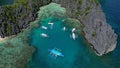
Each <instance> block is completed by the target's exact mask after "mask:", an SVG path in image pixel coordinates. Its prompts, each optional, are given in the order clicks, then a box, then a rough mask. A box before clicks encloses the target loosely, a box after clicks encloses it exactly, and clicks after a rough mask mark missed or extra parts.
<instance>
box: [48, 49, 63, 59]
mask: <svg viewBox="0 0 120 68" xmlns="http://www.w3.org/2000/svg"><path fill="white" fill-rule="evenodd" d="M48 51H50V55H52V56H54V57H64V55H63V54H62V53H61V50H60V49H57V48H54V49H48Z"/></svg>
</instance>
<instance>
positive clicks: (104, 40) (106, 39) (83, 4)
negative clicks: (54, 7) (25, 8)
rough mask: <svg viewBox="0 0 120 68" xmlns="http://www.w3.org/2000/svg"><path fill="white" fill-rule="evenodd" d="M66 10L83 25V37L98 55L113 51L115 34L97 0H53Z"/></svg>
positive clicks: (115, 42)
mask: <svg viewBox="0 0 120 68" xmlns="http://www.w3.org/2000/svg"><path fill="white" fill-rule="evenodd" d="M53 2H55V3H58V4H61V6H62V7H65V8H66V10H67V15H68V17H71V18H76V19H78V20H79V21H80V23H82V24H83V25H84V28H83V32H84V34H85V35H84V36H85V39H86V40H87V41H88V43H90V44H91V47H92V48H93V50H94V51H95V53H96V54H97V55H98V56H102V55H103V54H106V53H109V52H111V51H113V50H114V49H115V47H116V45H117V35H116V34H115V32H114V30H113V29H112V27H111V26H110V25H109V24H107V22H106V19H105V15H104V13H103V11H102V9H101V6H100V4H99V2H98V1H97V0H76V1H70V0H59V1H58V0H53Z"/></svg>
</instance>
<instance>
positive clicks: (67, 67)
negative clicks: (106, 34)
mask: <svg viewBox="0 0 120 68" xmlns="http://www.w3.org/2000/svg"><path fill="white" fill-rule="evenodd" d="M99 2H100V4H101V8H102V10H103V12H104V13H105V15H106V20H107V23H108V24H110V25H111V26H112V28H113V29H114V30H115V33H116V34H117V35H118V39H117V42H118V43H117V47H116V48H115V50H114V51H112V52H110V53H108V54H105V55H103V56H97V55H96V54H95V53H94V51H93V50H92V49H91V48H90V46H89V45H88V44H87V43H86V42H85V41H84V38H83V37H82V36H78V35H77V33H75V35H76V39H75V40H74V39H73V38H72V36H71V34H72V33H71V30H72V27H69V26H66V25H64V23H63V20H61V19H57V18H55V19H54V18H52V19H51V18H47V19H44V20H42V21H40V22H39V23H40V26H39V27H38V28H34V29H33V30H32V33H31V35H30V37H29V43H30V44H31V45H32V46H34V47H35V48H36V51H35V52H34V53H33V55H32V58H31V60H30V61H29V63H28V65H27V68H120V17H119V16H120V4H119V3H120V0H99ZM6 3H7V1H6V0H5V1H4V2H3V0H0V5H3V4H6ZM48 22H52V23H54V25H53V26H51V25H49V24H48ZM42 26H45V27H47V30H46V29H43V28H42ZM63 27H66V30H63ZM43 33H44V34H46V35H47V37H43V36H41V34H43ZM52 49H57V50H59V52H61V53H62V54H63V55H64V56H63V57H61V56H58V57H56V56H55V55H54V54H51V53H50V50H52Z"/></svg>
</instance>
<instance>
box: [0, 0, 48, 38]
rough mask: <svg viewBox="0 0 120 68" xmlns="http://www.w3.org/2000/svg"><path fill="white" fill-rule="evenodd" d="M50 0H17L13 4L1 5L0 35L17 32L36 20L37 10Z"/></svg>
mask: <svg viewBox="0 0 120 68" xmlns="http://www.w3.org/2000/svg"><path fill="white" fill-rule="evenodd" d="M49 2H50V1H49V0H48V1H42V0H15V2H14V4H13V5H4V6H0V36H1V37H2V38H4V37H5V36H10V35H14V34H17V33H19V32H21V31H22V29H24V28H26V27H28V26H29V22H30V21H33V20H35V18H36V17H37V11H38V10H39V7H40V6H42V5H46V4H47V3H49Z"/></svg>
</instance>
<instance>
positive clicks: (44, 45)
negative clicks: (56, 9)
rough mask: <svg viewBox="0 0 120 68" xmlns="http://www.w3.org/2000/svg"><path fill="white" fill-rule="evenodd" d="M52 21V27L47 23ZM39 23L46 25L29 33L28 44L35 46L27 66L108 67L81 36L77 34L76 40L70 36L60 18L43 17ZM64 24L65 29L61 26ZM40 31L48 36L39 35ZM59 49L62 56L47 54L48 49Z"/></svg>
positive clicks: (40, 67)
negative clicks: (45, 28) (44, 27)
mask: <svg viewBox="0 0 120 68" xmlns="http://www.w3.org/2000/svg"><path fill="white" fill-rule="evenodd" d="M50 20H51V21H52V22H53V23H54V26H53V29H51V27H50V25H48V22H49V21H50ZM40 23H41V24H40V25H43V26H46V27H48V29H47V30H44V29H42V28H41V26H39V27H38V28H34V29H33V30H32V33H31V35H30V41H29V42H30V44H31V45H33V46H34V47H35V48H36V52H35V53H34V54H33V56H32V59H31V61H30V62H29V65H28V68H88V67H92V68H96V67H98V66H100V67H102V68H106V67H108V66H107V65H106V64H105V63H104V61H102V60H101V59H100V58H99V57H97V56H96V55H95V53H94V52H93V51H92V50H91V49H90V48H89V46H87V44H85V42H84V41H83V38H82V37H81V36H78V38H77V39H76V40H73V39H72V38H71V37H70V34H71V29H72V28H70V27H69V26H67V25H65V24H64V23H63V22H62V20H60V19H50V18H48V19H45V20H43V21H41V22H40ZM64 26H66V27H67V30H66V31H63V30H62V28H63V27H64ZM41 33H46V34H47V35H48V36H49V37H48V38H43V37H41V35H40V34H41ZM76 34H77V33H76ZM53 48H58V49H61V50H62V51H61V52H62V53H63V54H64V57H57V58H55V57H54V56H52V55H50V54H49V51H48V49H53Z"/></svg>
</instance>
